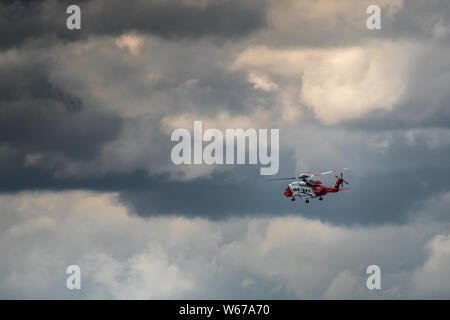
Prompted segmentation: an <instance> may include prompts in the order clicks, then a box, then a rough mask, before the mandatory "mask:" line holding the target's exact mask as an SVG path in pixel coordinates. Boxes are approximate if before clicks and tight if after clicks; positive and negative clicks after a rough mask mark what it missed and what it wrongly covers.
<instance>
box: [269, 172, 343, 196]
mask: <svg viewBox="0 0 450 320" xmlns="http://www.w3.org/2000/svg"><path fill="white" fill-rule="evenodd" d="M347 169H348V168H342V169H334V170H330V171H326V172H322V173H316V174H311V172H310V171H307V172H305V173H301V174H300V175H298V176H297V177H289V178H277V179H270V181H275V180H294V181H292V182H291V183H289V184H288V185H287V187H286V189H285V190H284V192H283V194H284V195H285V196H286V197H287V198H290V199H291V200H292V201H295V197H301V198H303V199H305V202H306V203H309V199H311V198H317V197H318V198H319V200H323V196H325V195H326V194H327V193H336V192H339V191H343V190H348V189H350V188H342V187H343V186H344V183H345V184H346V185H348V184H349V183H348V182H347V181H345V180H344V177H343V174H342V171H344V170H347ZM335 172H341V175H340V176H336V175H335V177H336V178H337V180H336V183H335V184H334V186H333V187H330V186H325V185H322V181H319V180H315V177H317V176H321V175H325V174H330V173H335Z"/></svg>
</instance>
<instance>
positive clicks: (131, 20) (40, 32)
mask: <svg viewBox="0 0 450 320" xmlns="http://www.w3.org/2000/svg"><path fill="white" fill-rule="evenodd" d="M71 4H77V5H79V6H80V8H81V12H82V26H83V27H82V29H81V30H80V31H79V32H70V31H69V30H67V28H66V18H67V17H68V15H67V14H66V8H67V7H68V6H69V5H71ZM266 6H267V2H266V1H234V0H232V1H203V2H199V3H196V2H195V1H192V2H190V1H175V0H170V1H129V2H123V1H116V0H114V1H103V0H92V1H90V0H86V1H67V0H65V1H54V0H44V1H7V2H3V3H2V4H0V27H1V28H0V30H1V31H0V39H1V40H0V45H1V47H3V48H7V47H11V46H16V45H20V44H21V43H23V42H24V41H27V40H36V39H37V38H46V39H47V40H48V39H60V40H63V41H76V40H80V39H83V38H87V37H89V36H91V35H99V36H101V35H117V34H121V33H124V32H129V31H137V32H142V33H149V34H153V35H158V36H161V37H165V38H173V39H178V38H196V37H202V36H211V37H219V38H220V37H223V38H241V37H244V36H247V35H248V34H249V33H251V32H252V31H254V30H257V29H258V28H261V27H263V26H264V24H265V10H266ZM11 30H14V32H11Z"/></svg>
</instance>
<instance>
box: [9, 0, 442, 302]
mask: <svg viewBox="0 0 450 320" xmlns="http://www.w3.org/2000/svg"><path fill="white" fill-rule="evenodd" d="M73 3H78V4H79V6H80V8H81V17H82V18H81V23H82V28H81V30H68V29H67V27H66V18H67V17H68V15H67V14H66V8H67V6H68V5H69V4H73ZM371 4H377V5H378V6H379V7H380V8H381V26H382V29H381V30H368V28H367V27H366V19H367V17H368V16H369V15H368V14H367V13H366V9H367V7H368V6H369V5H371ZM449 57H450V5H449V3H448V1H446V0H442V1H439V0H427V1H423V0H420V1H419V0H405V1H401V0H396V1H387V0H383V1H381V0H374V1H365V0H364V1H361V0H354V1H350V0H348V1H325V0H319V1H302V0H282V1H271V0H247V1H241V0H239V1H237V0H236V1H225V0H214V1H213V0H164V1H162V0H152V1H141V0H137V1H120V0H110V1H106V0H92V1H79V2H74V1H56V0H45V1H17V0H11V1H3V2H2V3H1V4H0V164H1V165H0V181H1V183H0V256H1V259H0V298H44V299H53V298H63V299H98V298H105V299H129V298H138V299H141V298H142V299H171V298H182V299H183V298H195V299H197V298H223V299H231V298H234V299H239V298H247V299H250V298H251V299H257V298H270V299H282V298H289V299H311V298H313V299H322V298H331V299H342V298H357V299H361V298H363V299H365V298H368V299H379V298H383V299H397V298H407V299H408V298H413V299H415V298H439V299H442V298H444V299H445V298H450V274H449V272H448V270H450V233H449V230H450V229H449V228H450V210H449V208H450V167H449V163H450V90H449V89H450V88H449V85H450V58H449ZM194 120H202V121H203V125H204V127H205V128H219V129H221V130H224V129H225V128H244V129H246V128H278V129H279V130H280V170H279V173H278V176H293V175H295V174H298V173H300V172H304V171H313V172H321V171H326V170H329V169H333V168H340V167H348V168H351V169H350V170H347V171H346V172H345V176H346V179H347V180H349V181H350V182H351V189H350V190H349V191H346V192H342V193H339V194H332V195H328V196H326V197H325V199H324V201H320V202H319V201H316V200H312V201H311V203H309V204H308V205H306V204H305V203H303V201H295V202H291V201H290V200H288V199H286V198H285V197H284V196H283V195H282V192H283V190H284V188H285V183H284V182H270V183H268V182H266V181H265V180H266V178H267V177H264V176H261V175H260V174H259V172H260V171H259V165H213V166H208V165H181V166H176V165H174V164H172V162H171V158H170V154H171V149H172V147H173V146H174V144H175V143H173V142H171V141H170V135H171V132H172V131H173V130H174V129H175V128H187V129H189V130H192V127H193V121H194ZM323 181H324V183H325V182H326V183H327V184H333V183H334V180H333V177H326V178H324V180H323ZM72 264H77V265H79V266H80V267H81V272H82V283H81V286H82V289H81V290H68V289H66V277H67V276H68V275H67V274H66V273H65V271H66V267H67V266H69V265H72ZM372 264H376V265H379V266H380V268H381V275H382V278H381V281H382V288H381V290H368V289H367V288H366V279H367V277H368V275H367V274H366V268H367V266H369V265H372Z"/></svg>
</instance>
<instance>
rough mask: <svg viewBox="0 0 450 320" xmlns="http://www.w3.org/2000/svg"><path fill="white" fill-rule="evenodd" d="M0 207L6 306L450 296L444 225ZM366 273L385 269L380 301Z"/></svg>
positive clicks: (5, 199) (19, 203)
mask: <svg viewBox="0 0 450 320" xmlns="http://www.w3.org/2000/svg"><path fill="white" fill-rule="evenodd" d="M0 201H1V203H2V215H1V216H0V222H1V224H0V225H1V226H2V227H1V229H0V230H1V231H0V240H1V241H0V254H1V256H2V260H1V261H0V288H1V290H0V296H1V297H3V298H16V297H27V298H117V299H126V298H138V299H140V298H233V297H244V298H276V297H291V298H324V297H325V298H398V297H400V298H408V297H430V296H431V297H434V296H437V297H447V298H448V296H449V295H450V288H449V287H448V285H447V283H449V281H447V280H448V276H447V274H446V270H448V267H449V261H450V260H449V257H450V255H449V254H448V253H449V252H450V251H449V248H450V246H449V243H450V241H449V236H448V234H446V233H443V230H445V229H446V227H445V226H444V225H442V224H441V225H438V224H436V225H435V224H415V223H411V224H409V225H405V226H380V227H353V228H350V227H339V226H332V225H328V224H325V223H322V222H319V221H316V220H308V219H304V218H300V217H295V216H290V217H289V216H287V217H279V218H253V219H249V218H235V219H231V220H226V221H217V222H212V221H208V220H204V219H187V218H181V217H159V218H157V217H155V218H150V219H143V218H140V217H136V216H133V215H129V214H128V213H127V211H126V209H125V208H124V207H123V206H122V205H120V204H119V203H117V201H116V198H115V194H101V193H100V194H99V193H89V192H82V191H74V192H63V193H51V192H46V193H20V194H16V195H2V196H0ZM424 248H425V249H426V250H428V251H429V254H428V256H424V255H423V254H422V252H423V250H424ZM19 253H20V254H19ZM70 264H79V265H80V267H81V270H82V290H81V291H80V292H73V291H69V290H66V289H65V288H64V284H65V277H66V276H67V275H66V274H65V268H66V267H67V266H68V265H70ZM370 264H378V265H380V267H381V269H382V288H383V289H382V291H381V292H373V291H369V290H367V289H366V288H365V281H366V277H367V275H366V274H365V268H366V267H367V266H368V265H370ZM411 288H412V289H411Z"/></svg>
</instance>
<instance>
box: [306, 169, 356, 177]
mask: <svg viewBox="0 0 450 320" xmlns="http://www.w3.org/2000/svg"><path fill="white" fill-rule="evenodd" d="M347 169H348V168H342V169H334V170H330V171H326V172H322V173H316V174H313V175H312V176H310V178H312V177H317V176H321V175H323V174H329V173H333V172H339V171H343V170H347Z"/></svg>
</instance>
